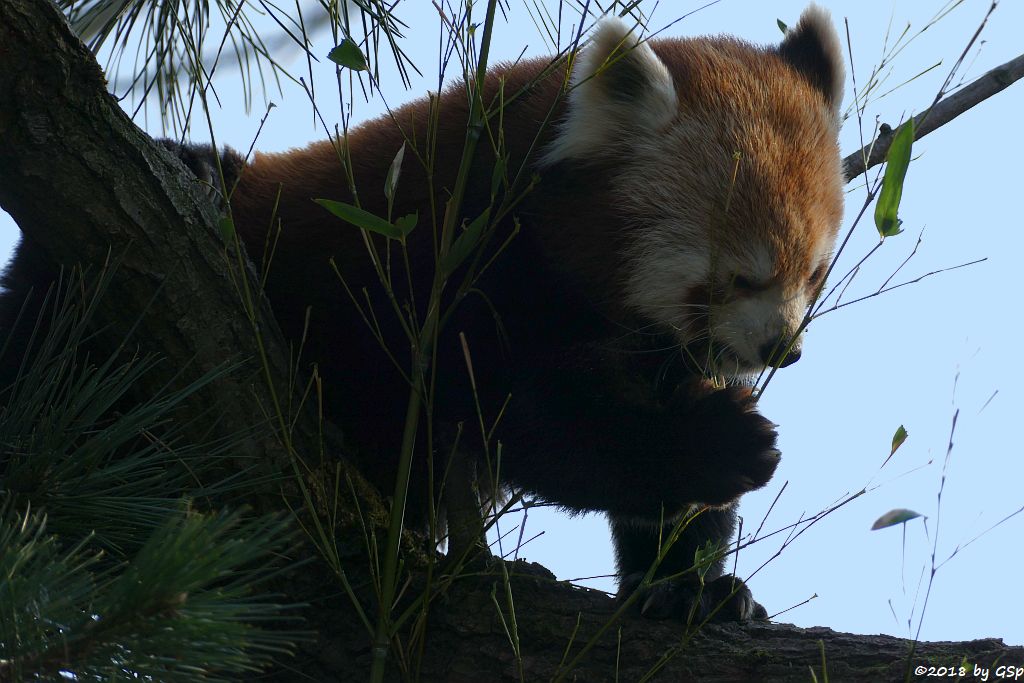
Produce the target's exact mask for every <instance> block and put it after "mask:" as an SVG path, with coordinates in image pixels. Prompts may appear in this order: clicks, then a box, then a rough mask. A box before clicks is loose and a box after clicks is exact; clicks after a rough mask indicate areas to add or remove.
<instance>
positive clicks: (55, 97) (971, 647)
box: [0, 0, 1024, 681]
mask: <svg viewBox="0 0 1024 683" xmlns="http://www.w3.org/2000/svg"><path fill="white" fill-rule="evenodd" d="M0 140H2V143H0V204H2V205H3V207H4V208H5V209H6V210H7V211H9V212H10V213H11V215H12V216H13V217H14V218H15V220H16V221H17V222H18V224H19V225H20V226H21V227H22V229H23V230H24V231H25V232H26V234H29V235H31V237H32V238H33V239H34V240H36V241H37V242H38V243H39V244H41V245H43V247H44V248H45V249H46V251H47V252H48V253H49V254H50V255H51V256H52V259H53V261H54V262H55V263H80V264H83V265H86V266H90V265H91V266H93V267H95V266H98V265H100V264H102V263H103V262H104V261H105V260H106V258H107V254H108V250H110V249H113V251H114V252H115V253H121V252H123V253H124V257H123V262H122V264H121V266H120V269H119V271H118V276H117V277H116V278H115V280H114V282H113V283H112V286H111V289H110V291H109V293H108V296H107V301H108V302H109V303H110V306H109V307H108V309H107V310H105V311H103V312H102V316H103V318H104V322H107V323H109V324H110V325H111V327H112V328H113V331H114V333H115V334H117V333H124V332H126V331H127V329H126V328H127V326H129V325H130V324H131V323H132V322H133V321H134V320H135V317H136V315H137V314H139V313H141V312H143V311H144V312H145V313H144V314H143V316H142V319H141V324H140V327H139V329H138V330H137V332H136V335H135V337H134V338H135V339H137V340H142V343H146V344H149V345H150V349H151V350H159V351H160V352H161V353H162V354H164V355H166V356H167V357H168V358H169V359H171V361H172V362H169V363H167V364H166V369H165V376H164V377H163V378H161V377H154V378H153V379H152V381H153V382H154V383H160V382H161V381H163V379H165V378H166V377H169V376H171V375H173V374H174V373H175V372H176V371H177V370H178V369H179V368H181V367H185V366H188V367H189V368H190V372H192V373H193V374H198V373H199V372H202V371H205V370H208V369H210V368H213V367H217V366H218V365H219V364H221V363H223V362H224V361H225V360H230V359H235V360H238V359H241V360H243V361H245V362H246V363H248V365H246V369H245V371H243V372H240V373H235V374H232V375H230V376H229V377H227V378H225V379H224V380H223V381H221V382H219V383H217V384H214V385H212V386H211V387H209V389H208V390H207V392H206V394H204V395H203V396H202V397H201V398H200V401H201V402H202V404H203V405H217V406H220V407H221V408H222V409H223V411H224V414H223V416H222V420H221V422H220V423H219V424H218V426H217V428H218V429H221V430H224V431H225V432H231V431H236V430H237V429H238V428H240V427H242V426H246V425H249V424H250V423H251V422H252V418H253V416H256V415H262V414H264V413H265V411H266V410H268V407H269V406H270V405H271V403H272V398H271V395H270V388H269V386H268V385H267V384H266V383H265V382H263V381H262V380H261V375H260V370H259V368H260V365H258V364H255V363H253V359H255V358H257V357H258V356H259V351H258V346H257V343H256V338H255V336H254V333H253V325H252V324H251V323H250V320H249V317H248V314H247V313H246V311H245V309H244V307H243V306H242V305H241V303H240V297H239V294H238V290H237V288H236V283H237V282H238V280H237V277H238V276H237V275H236V279H235V280H232V279H231V278H230V277H229V276H228V275H227V273H228V272H229V266H230V264H231V262H232V251H231V248H227V249H226V248H225V246H224V245H223V243H222V242H221V240H220V238H219V237H218V232H217V230H216V227H215V226H216V217H215V215H214V212H213V210H212V208H211V206H210V204H209V201H208V200H207V198H206V197H205V196H204V195H203V194H202V193H201V191H199V189H198V188H196V187H194V186H193V185H192V184H191V183H190V182H189V181H188V180H186V178H188V177H189V176H188V174H187V173H186V172H185V170H184V168H183V167H182V166H181V165H180V164H179V163H177V161H176V160H174V159H172V158H171V157H170V156H169V155H168V154H166V153H165V152H164V150H163V149H162V148H160V147H159V146H157V145H154V144H153V142H152V141H151V140H150V139H149V138H148V137H147V136H146V135H145V134H144V133H143V132H141V131H140V130H138V128H136V127H135V126H134V124H132V123H131V121H130V120H129V119H128V118H127V117H126V116H125V115H124V114H123V113H122V111H121V109H120V108H119V107H118V105H117V103H116V102H115V101H114V100H113V99H112V98H111V97H110V96H109V95H108V94H107V92H106V88H105V82H104V79H103V75H102V73H101V72H100V70H99V67H98V66H97V65H96V63H95V61H94V60H93V58H92V55H91V54H89V52H88V51H87V50H86V49H85V48H84V46H82V44H81V43H80V42H79V41H78V39H77V38H75V37H74V36H73V35H72V34H71V32H70V30H69V29H68V27H67V25H66V23H65V22H64V20H63V18H62V17H61V15H60V13H59V12H58V11H57V10H56V8H55V7H54V6H53V5H52V4H51V3H50V2H49V1H48V0H2V1H0ZM241 276H242V277H247V276H249V273H248V272H243V273H242V274H241ZM254 291H255V290H254ZM257 309H258V310H257V312H256V318H257V326H258V328H259V329H260V330H261V331H262V343H263V348H264V349H265V353H266V355H267V359H268V363H269V367H270V368H271V374H272V375H274V376H277V377H287V376H288V372H287V368H288V356H287V353H286V351H285V347H284V345H283V343H282V342H281V340H280V335H279V333H278V332H277V330H276V326H275V324H274V322H273V318H272V317H271V315H270V311H269V309H268V307H267V306H266V303H265V301H263V300H262V299H261V298H257ZM282 391H286V389H282ZM301 433H302V432H301V430H300V435H301ZM306 434H315V430H313V429H311V430H308V431H307V432H306ZM314 442H315V440H314V439H313V438H312V437H309V438H308V439H307V440H306V441H305V443H306V444H307V445H309V444H313V443H314ZM245 448H246V452H245V453H243V455H245V456H247V459H248V458H258V459H259V461H261V462H267V463H278V464H279V465H282V466H283V465H285V464H286V463H287V462H288V460H287V459H288V457H289V456H288V454H287V453H286V451H285V449H284V448H283V447H282V446H281V444H280V440H279V439H277V438H275V437H274V436H273V435H265V436H257V437H254V438H252V439H251V440H250V442H249V443H247V444H246V445H245ZM249 462H251V460H250V461H249ZM277 500H278V501H279V504H281V505H282V506H283V502H280V499H279V498H278V499H277ZM359 542H360V541H359V540H357V541H354V542H353V543H352V544H349V546H350V547H351V546H353V545H358V544H359ZM309 552H311V553H312V550H310V551H309ZM343 560H345V561H346V562H348V563H349V564H350V565H351V566H352V567H353V568H354V569H353V571H352V573H351V574H350V575H349V576H348V578H349V580H350V581H351V582H352V584H353V585H354V586H355V587H356V589H357V591H360V592H362V591H364V590H365V587H366V586H367V585H369V583H370V581H369V577H368V576H360V574H359V567H360V566H363V567H365V566H366V564H365V561H364V559H361V558H359V556H358V554H357V553H356V554H354V555H353V556H351V557H344V558H343ZM410 564H412V562H410ZM516 571H517V572H520V573H522V574H524V576H522V577H517V578H515V579H514V580H513V582H512V584H511V586H512V596H513V599H514V604H515V615H516V624H517V627H516V634H517V637H518V642H519V651H520V653H521V656H520V657H519V658H517V657H516V656H515V655H514V648H513V646H512V644H511V641H510V636H509V634H508V632H507V631H506V627H505V625H503V623H504V624H510V623H511V619H510V615H509V614H507V613H506V614H505V615H504V622H503V621H502V619H501V617H500V611H501V610H505V609H507V604H508V601H507V598H506V596H505V587H504V584H503V583H502V582H501V580H500V578H488V577H486V576H485V577H483V578H480V577H477V578H473V579H460V580H458V581H456V582H455V584H454V585H453V586H452V587H451V588H450V589H449V590H447V591H445V592H444V593H442V594H439V595H437V596H436V597H435V598H434V599H433V600H432V602H431V609H430V610H429V618H428V620H427V622H426V626H427V628H426V633H427V638H428V641H427V642H428V645H427V647H425V648H423V650H422V652H423V655H422V659H421V660H419V663H417V658H416V657H415V656H411V657H410V658H409V659H407V660H405V661H406V665H407V666H409V667H411V668H412V670H414V671H415V670H418V671H419V673H420V676H421V678H422V680H449V681H504V680H543V679H549V678H553V677H555V676H556V675H557V674H558V672H559V667H560V666H564V664H565V663H566V662H569V661H571V660H572V659H573V658H574V657H575V656H576V654H577V653H578V652H579V651H580V648H582V647H583V644H584V643H586V642H587V641H588V640H589V639H590V638H591V636H592V635H593V634H594V633H596V632H597V631H598V630H599V629H600V628H601V626H602V624H604V623H605V622H606V621H607V620H608V619H609V618H610V617H611V615H612V614H613V613H614V610H615V603H614V601H613V600H612V599H610V598H609V597H607V596H606V595H604V594H601V593H597V592H593V591H585V590H580V589H576V588H572V587H570V586H568V585H566V584H563V583H559V582H556V581H554V578H553V577H552V576H551V575H550V574H549V573H547V572H546V570H543V568H539V567H537V566H527V565H524V564H518V565H516ZM279 589H280V590H282V591H284V592H286V593H287V595H288V597H289V598H293V599H294V600H295V601H308V602H310V604H311V607H310V608H309V609H308V610H307V613H306V616H307V619H308V622H307V624H308V627H309V628H310V630H312V631H313V632H315V634H316V639H315V641H314V642H313V643H312V644H310V645H308V646H307V647H305V648H304V650H303V652H301V653H300V655H299V658H298V659H297V660H295V661H292V662H284V663H283V666H282V669H281V670H280V671H278V672H277V674H276V678H277V680H281V681H291V680H300V679H304V680H318V681H333V680H353V679H355V680H360V679H365V674H366V672H367V671H368V667H369V662H370V652H369V646H368V643H369V638H368V636H367V634H366V632H365V630H364V629H363V627H362V625H361V623H360V622H359V620H358V619H357V618H356V616H355V611H354V609H353V607H352V605H351V603H349V602H348V598H347V597H346V596H345V595H344V593H343V592H342V591H341V590H340V589H339V586H338V580H337V577H336V576H334V575H333V574H331V573H330V572H329V571H328V569H327V567H326V565H325V564H324V563H319V564H317V563H312V564H307V565H305V566H303V567H302V568H300V569H299V570H297V571H295V572H293V573H292V574H290V575H287V576H285V577H284V578H283V579H282V581H281V583H280V585H279ZM366 592H369V591H366ZM407 594H413V591H411V590H410V591H409V592H408V593H407ZM325 596H327V597H325ZM284 601H285V602H288V600H284ZM499 605H500V606H501V607H499ZM683 634H684V629H683V628H682V625H681V624H679V623H676V622H654V621H650V620H643V619H639V618H636V617H633V616H627V617H625V618H623V619H622V620H621V621H620V622H617V623H616V624H614V625H613V626H612V627H611V628H610V629H608V630H607V631H606V632H605V633H604V635H603V636H602V637H601V638H600V639H598V641H597V642H596V643H595V644H594V646H593V648H592V649H590V651H589V652H588V653H587V654H586V655H585V656H584V657H582V658H581V659H580V661H579V662H578V663H577V664H576V665H574V667H573V668H572V669H571V670H568V669H563V670H562V673H564V674H565V680H579V681H604V680H615V679H616V677H617V678H618V680H640V679H642V678H643V676H644V674H645V672H649V671H651V670H652V668H653V667H656V666H658V665H659V663H661V662H662V661H663V658H666V656H667V659H666V660H665V661H664V665H663V667H662V668H661V669H660V671H658V672H657V674H656V676H655V677H656V679H657V680H669V681H689V680H701V681H747V680H780V681H786V680H800V681H806V680H811V676H812V674H811V672H812V671H814V672H815V675H817V677H818V680H823V668H827V670H828V674H829V676H830V678H831V680H843V681H852V680H865V681H868V680H870V681H879V680H899V679H902V678H903V677H904V673H905V671H906V670H907V665H908V652H909V645H908V643H907V641H904V640H900V639H896V638H889V637H882V636H877V637H871V636H855V635H849V634H840V633H835V632H833V631H830V630H828V629H824V628H822V629H799V628H796V627H793V626H787V625H783V624H753V625H747V626H737V625H732V626H707V627H705V628H703V629H702V630H701V631H700V632H699V633H697V634H696V635H694V636H693V637H692V638H690V639H688V640H685V641H684V639H683ZM570 641H571V642H570ZM404 642H405V643H406V644H407V643H408V642H409V639H408V638H405V639H404ZM413 642H415V641H413ZM566 653H568V654H567V655H566ZM963 661H966V662H968V663H969V664H968V665H969V666H973V665H974V664H978V665H981V666H985V667H992V666H994V665H997V664H1009V663H1015V664H1017V665H1021V664H1022V663H1024V652H1022V649H1021V648H1019V647H1006V646H1004V645H1003V644H1002V643H1001V641H998V640H981V641H973V642H969V643H922V644H919V645H918V646H917V651H916V654H915V655H914V656H913V658H912V659H911V660H910V664H912V665H914V666H916V665H919V664H935V665H947V666H948V665H957V666H959V665H960V664H961V662H963ZM393 673H394V676H395V677H396V678H399V677H400V674H399V673H398V668H397V666H396V668H395V670H394V671H393ZM968 675H970V673H968ZM993 676H994V674H993Z"/></svg>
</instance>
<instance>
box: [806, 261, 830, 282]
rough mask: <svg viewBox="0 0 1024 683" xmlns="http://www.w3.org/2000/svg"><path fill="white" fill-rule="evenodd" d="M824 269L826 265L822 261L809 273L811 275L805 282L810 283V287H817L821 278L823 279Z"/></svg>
mask: <svg viewBox="0 0 1024 683" xmlns="http://www.w3.org/2000/svg"><path fill="white" fill-rule="evenodd" d="M826 270H827V266H826V265H825V264H824V263H823V264H821V265H820V266H818V267H817V268H815V269H814V272H813V273H811V277H809V278H807V284H808V285H810V286H811V287H817V286H818V285H820V284H821V281H822V279H824V277H825V271H826Z"/></svg>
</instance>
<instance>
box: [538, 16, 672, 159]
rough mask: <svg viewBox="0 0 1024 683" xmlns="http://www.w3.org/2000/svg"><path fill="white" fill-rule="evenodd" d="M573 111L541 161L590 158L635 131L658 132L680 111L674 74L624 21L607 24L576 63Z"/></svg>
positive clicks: (570, 105) (571, 93)
mask: <svg viewBox="0 0 1024 683" xmlns="http://www.w3.org/2000/svg"><path fill="white" fill-rule="evenodd" d="M570 85H571V90H570V91H569V98H568V99H569V102H568V112H567V114H566V116H565V119H564V120H563V121H562V123H561V124H560V125H559V128H558V133H557V134H556V136H555V139H554V140H553V141H552V143H551V145H550V146H549V147H548V149H547V151H546V152H545V153H544V156H543V157H542V159H541V162H542V163H543V164H553V163H555V162H557V161H561V160H563V159H567V158H570V157H577V158H579V157H584V158H585V157H590V156H593V155H595V154H597V153H599V152H600V151H601V150H602V149H605V148H607V147H608V146H609V145H613V144H615V143H616V142H623V141H627V140H628V139H629V138H630V136H631V135H632V134H633V133H634V132H640V133H648V134H649V133H651V132H657V131H658V130H660V129H662V128H663V127H664V126H666V125H667V124H668V123H669V122H670V121H672V119H673V118H674V117H675V115H676V113H677V111H678V101H677V99H676V89H675V86H674V85H673V82H672V75H671V74H670V73H669V71H668V69H667V68H666V67H665V64H664V63H662V61H661V60H660V59H658V56H657V55H656V54H654V50H652V49H651V47H650V46H649V45H648V44H647V43H646V42H640V41H639V40H638V39H637V38H636V37H635V36H634V35H633V33H632V32H631V31H630V29H629V27H628V26H626V24H624V23H623V22H622V21H621V20H619V19H605V20H604V21H602V22H601V24H600V25H599V26H598V28H597V30H596V32H595V33H594V35H593V37H592V38H591V39H590V44H589V45H588V46H587V47H586V48H585V49H584V50H583V52H582V53H581V54H580V55H579V56H578V57H577V58H576V62H575V65H574V66H573V71H572V79H571V80H570Z"/></svg>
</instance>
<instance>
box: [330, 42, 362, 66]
mask: <svg viewBox="0 0 1024 683" xmlns="http://www.w3.org/2000/svg"><path fill="white" fill-rule="evenodd" d="M327 59H329V60H331V61H332V62H334V63H335V64H337V65H338V66H343V67H345V68H346V69H352V70H353V71H366V57H364V56H363V51H362V50H360V49H359V46H358V45H356V44H355V43H354V42H353V41H352V39H351V38H346V39H345V40H343V41H341V44H340V45H338V46H336V47H334V48H333V49H332V50H331V51H330V52H328V53H327Z"/></svg>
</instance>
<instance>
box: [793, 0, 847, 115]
mask: <svg viewBox="0 0 1024 683" xmlns="http://www.w3.org/2000/svg"><path fill="white" fill-rule="evenodd" d="M779 54H780V55H782V58H783V59H785V60H786V61H787V62H789V63H790V64H792V65H793V66H794V67H796V69H797V71H799V72H800V73H802V74H803V75H804V77H806V78H807V80H808V81H810V83H811V85H813V86H814V87H815V88H817V89H818V90H820V91H821V93H822V94H823V95H825V98H826V101H827V102H828V103H829V106H830V107H831V108H832V111H833V112H835V113H836V114H838V113H839V108H840V107H841V106H842V104H843V84H844V82H845V81H846V68H845V66H844V60H843V47H842V44H841V43H840V42H839V34H838V33H836V28H835V25H834V24H833V23H832V17H831V15H829V13H828V10H825V9H822V8H821V7H818V6H817V5H815V4H813V3H812V4H810V5H808V6H807V9H805V10H804V12H803V14H801V15H800V21H798V22H797V25H796V26H795V27H794V28H792V29H790V30H789V32H787V33H786V37H785V38H784V39H783V41H782V44H781V45H779Z"/></svg>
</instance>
